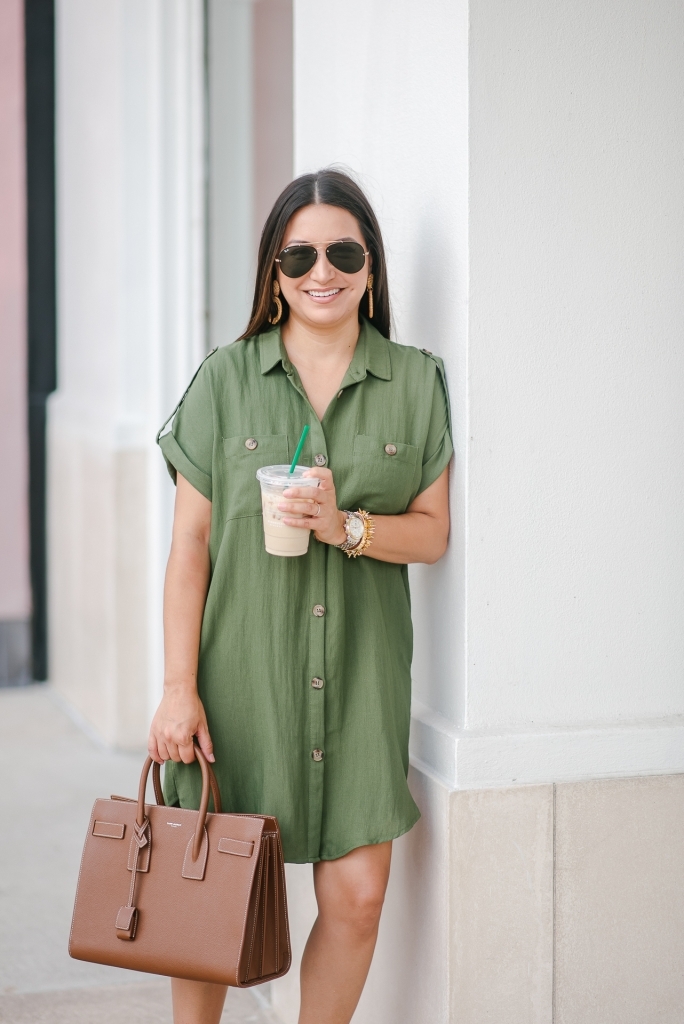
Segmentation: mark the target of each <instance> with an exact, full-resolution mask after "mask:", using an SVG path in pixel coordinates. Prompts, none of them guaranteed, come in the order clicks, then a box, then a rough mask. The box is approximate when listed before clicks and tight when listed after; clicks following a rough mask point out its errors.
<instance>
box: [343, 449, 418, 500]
mask: <svg viewBox="0 0 684 1024" xmlns="http://www.w3.org/2000/svg"><path fill="white" fill-rule="evenodd" d="M418 454H419V449H418V448H417V447H416V445H412V444H403V443H402V442H400V441H395V440H394V439H392V438H387V437H378V436H372V435H370V434H357V435H356V437H355V438H354V456H353V482H354V491H355V492H356V493H357V494H358V496H359V503H360V504H361V507H362V508H366V509H367V511H368V512H376V513H377V514H378V515H400V514H401V513H402V512H405V511H406V507H407V505H408V504H409V502H410V500H411V497H412V495H413V492H414V490H415V479H416V467H417V465H418Z"/></svg>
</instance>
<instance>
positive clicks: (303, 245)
mask: <svg viewBox="0 0 684 1024" xmlns="http://www.w3.org/2000/svg"><path fill="white" fill-rule="evenodd" d="M349 243H353V244H354V245H358V246H359V247H360V248H361V249H362V250H363V264H362V265H361V266H360V267H359V269H358V270H350V271H345V270H340V268H339V267H335V264H334V263H333V262H332V260H331V259H330V256H328V249H329V248H330V246H331V245H345V244H349ZM288 249H315V250H316V259H315V260H314V261H313V263H312V264H311V266H310V267H309V269H308V270H305V271H304V273H303V274H298V275H297V277H292V278H290V280H291V281H296V280H297V279H298V278H299V277H306V275H307V274H310V273H311V271H312V270H313V268H314V267H315V266H316V263H317V262H318V257H319V256H320V254H321V250H324V251H325V255H326V258H327V260H328V262H329V263H330V265H331V267H335V270H337V271H338V272H339V273H340V274H345V273H350V274H360V273H361V271H362V270H363V268H364V266H365V265H366V256H370V249H364V248H363V246H362V245H361V242H357V241H356V239H355V238H333V239H332V241H330V242H320V243H319V244H318V245H314V244H313V242H293V243H292V245H286V246H285V248H284V249H281V250H280V252H279V253H278V255H277V256H276V258H275V261H274V262H275V263H282V260H281V258H280V257H281V256H282V255H283V253H285V252H287V250H288ZM281 269H282V268H281ZM283 273H284V274H285V271H284V270H283ZM285 276H286V277H289V276H290V275H289V274H285Z"/></svg>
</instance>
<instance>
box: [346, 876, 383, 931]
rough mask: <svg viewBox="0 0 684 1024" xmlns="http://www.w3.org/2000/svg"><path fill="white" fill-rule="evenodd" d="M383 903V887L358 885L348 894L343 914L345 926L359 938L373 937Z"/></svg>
mask: <svg viewBox="0 0 684 1024" xmlns="http://www.w3.org/2000/svg"><path fill="white" fill-rule="evenodd" d="M384 902H385V887H384V885H379V884H377V885H360V886H358V887H356V888H355V889H354V890H353V892H351V893H350V894H349V897H348V899H347V901H346V905H345V909H344V914H345V917H346V920H347V924H348V925H349V926H351V927H352V928H353V929H354V931H355V932H357V934H358V935H359V936H360V937H361V936H367V935H374V934H375V932H376V931H377V928H378V924H379V923H380V915H381V913H382V906H383V903H384Z"/></svg>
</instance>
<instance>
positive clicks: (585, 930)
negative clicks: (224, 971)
mask: <svg viewBox="0 0 684 1024" xmlns="http://www.w3.org/2000/svg"><path fill="white" fill-rule="evenodd" d="M410 785H411V789H412V792H413V794H414V797H415V799H416V801H417V802H418V804H419V806H420V808H421V812H422V815H423V816H422V818H421V820H420V822H419V823H418V824H417V825H416V827H415V828H414V829H413V830H412V831H411V832H410V833H409V834H408V835H407V836H404V837H402V838H401V839H399V840H397V842H396V843H395V844H394V857H393V864H392V875H391V879H390V885H389V889H388V893H387V901H386V905H385V910H384V914H383V919H382V923H381V926H380V935H379V939H378V946H377V950H376V954H375V958H374V961H373V965H372V967H371V972H370V975H369V978H368V983H367V985H366V989H365V991H364V993H363V996H362V998H361V1002H360V1004H359V1007H358V1010H357V1012H356V1014H355V1016H354V1024H447V1022H450V1021H453V1022H456V1021H458V1024H491V1022H492V1021H496V1022H497V1024H643V1022H644V1021H646V1020H658V1021H659V1022H661V1024H680V1021H681V1007H682V1005H684V976H683V975H682V972H681V969H680V967H679V965H680V964H681V962H682V958H683V957H684V891H683V890H682V887H681V877H682V874H683V873H684V818H683V816H682V814H681V806H682V800H683V799H684V776H683V775H672V776H661V777H655V778H654V777H650V778H629V779H608V780H589V781H585V782H573V783H566V784H557V785H553V784H549V785H541V786H516V787H510V788H505V789H487V790H450V789H449V788H448V787H447V786H445V785H444V784H443V783H442V782H440V781H439V780H437V779H436V778H433V777H431V776H430V775H428V774H426V773H424V772H422V771H419V770H417V769H416V768H412V769H411V773H410ZM288 887H289V888H288V897H289V905H290V913H291V923H292V936H293V944H294V949H295V962H294V964H293V968H292V970H291V972H290V974H289V975H288V976H287V977H286V978H284V979H283V980H282V981H281V982H278V983H277V984H275V985H273V986H272V987H271V1004H272V1008H273V1010H274V1011H275V1012H276V1014H277V1015H278V1016H279V1018H280V1019H281V1020H282V1021H283V1022H284V1024H296V1021H297V1012H298V1002H299V963H300V959H301V953H302V949H303V946H304V943H305V941H306V937H307V935H308V932H309V929H310V927H311V925H312V923H313V920H314V918H315V915H316V907H315V900H314V896H313V887H312V871H311V867H310V866H308V865H304V866H302V865H290V866H288Z"/></svg>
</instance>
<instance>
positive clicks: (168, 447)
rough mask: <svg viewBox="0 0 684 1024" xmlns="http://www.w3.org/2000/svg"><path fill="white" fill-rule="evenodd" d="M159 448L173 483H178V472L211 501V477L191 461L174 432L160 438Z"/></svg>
mask: <svg viewBox="0 0 684 1024" xmlns="http://www.w3.org/2000/svg"><path fill="white" fill-rule="evenodd" d="M159 447H160V448H161V450H162V452H163V453H164V458H165V460H166V468H167V469H168V471H169V474H170V476H171V479H172V480H173V482H174V483H175V482H176V473H177V472H178V473H180V474H181V476H184V477H185V479H186V480H187V481H188V483H190V484H192V486H193V487H194V488H195V490H197V491H199V492H200V494H203V495H204V497H205V498H207V499H208V500H209V501H211V477H210V476H207V474H206V473H203V472H202V470H201V469H198V468H197V466H195V465H194V464H193V463H192V462H191V461H190V459H189V458H188V457H187V455H186V454H185V452H184V451H183V449H182V448H181V446H180V445H179V444H178V441H177V440H176V438H175V437H174V436H173V431H169V433H168V434H164V436H163V437H160V438H159Z"/></svg>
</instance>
